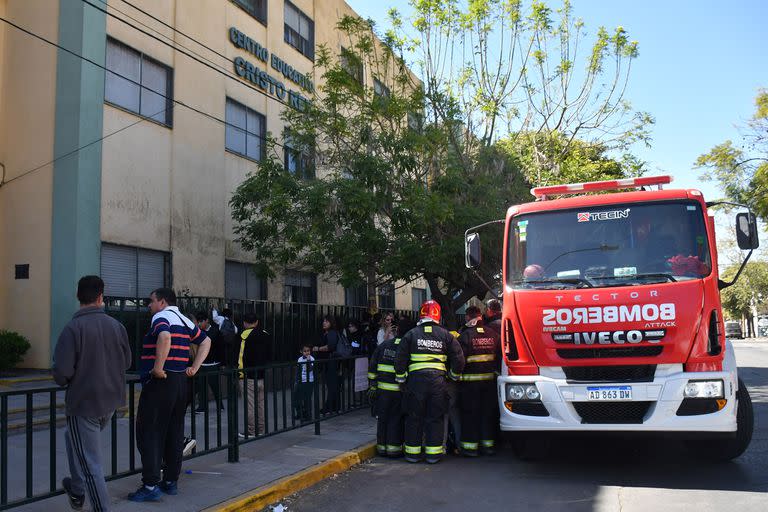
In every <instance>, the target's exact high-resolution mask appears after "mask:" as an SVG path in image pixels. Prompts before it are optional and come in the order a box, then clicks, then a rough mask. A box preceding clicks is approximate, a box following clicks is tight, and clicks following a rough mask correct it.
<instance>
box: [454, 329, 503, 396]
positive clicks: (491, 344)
mask: <svg viewBox="0 0 768 512" xmlns="http://www.w3.org/2000/svg"><path fill="white" fill-rule="evenodd" d="M459 344H460V345H461V350H462V352H463V353H464V358H465V364H464V373H463V374H462V376H461V381H462V382H477V381H483V380H496V372H498V370H499V364H500V361H501V343H500V341H499V334H498V332H496V331H495V330H494V329H493V328H491V327H483V325H482V324H480V323H478V324H477V325H475V326H474V327H468V328H467V329H465V330H464V331H463V332H462V333H461V335H460V336H459Z"/></svg>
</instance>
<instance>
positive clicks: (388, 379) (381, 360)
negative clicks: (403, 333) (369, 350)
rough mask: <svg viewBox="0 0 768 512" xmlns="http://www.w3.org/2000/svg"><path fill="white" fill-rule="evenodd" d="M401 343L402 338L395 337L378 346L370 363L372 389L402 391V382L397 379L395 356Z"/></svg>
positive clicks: (369, 377) (370, 384) (370, 385)
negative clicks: (399, 382)
mask: <svg viewBox="0 0 768 512" xmlns="http://www.w3.org/2000/svg"><path fill="white" fill-rule="evenodd" d="M399 344H400V338H394V339H391V340H387V341H385V342H384V343H382V344H381V345H379V346H378V347H376V350H375V351H374V352H373V355H372V356H371V361H370V363H369V364H368V380H369V381H370V382H369V387H370V388H371V389H378V390H384V391H400V384H398V383H397V382H396V381H395V356H396V355H397V346H398V345H399Z"/></svg>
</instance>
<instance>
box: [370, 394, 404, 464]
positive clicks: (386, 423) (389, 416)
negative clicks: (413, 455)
mask: <svg viewBox="0 0 768 512" xmlns="http://www.w3.org/2000/svg"><path fill="white" fill-rule="evenodd" d="M376 417H377V418H378V421H377V424H376V450H377V451H378V452H379V454H380V455H388V456H390V457H396V456H398V455H402V454H403V407H402V393H401V392H400V391H389V390H385V389H380V390H379V391H378V396H377V397H376Z"/></svg>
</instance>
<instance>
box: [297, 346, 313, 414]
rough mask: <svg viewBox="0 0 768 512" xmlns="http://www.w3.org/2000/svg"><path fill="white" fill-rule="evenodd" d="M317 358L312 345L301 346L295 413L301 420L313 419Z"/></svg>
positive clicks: (298, 361)
mask: <svg viewBox="0 0 768 512" xmlns="http://www.w3.org/2000/svg"><path fill="white" fill-rule="evenodd" d="M314 361H315V358H314V357H312V345H311V344H309V343H305V344H304V345H303V346H302V347H301V357H299V359H298V360H297V363H298V365H299V367H298V371H297V372H296V407H295V411H294V415H295V417H296V418H297V419H299V420H301V421H309V420H311V419H312V392H313V390H314V383H315V365H314Z"/></svg>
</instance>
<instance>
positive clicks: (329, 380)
mask: <svg viewBox="0 0 768 512" xmlns="http://www.w3.org/2000/svg"><path fill="white" fill-rule="evenodd" d="M325 392H326V394H325V407H324V410H325V412H338V410H339V408H340V405H339V361H335V360H333V359H328V363H327V364H326V367H325Z"/></svg>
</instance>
